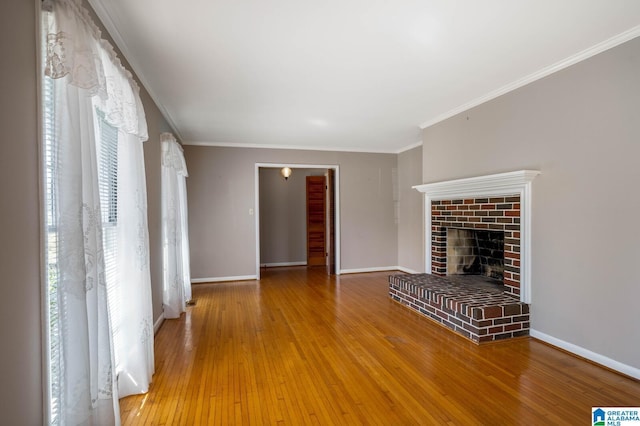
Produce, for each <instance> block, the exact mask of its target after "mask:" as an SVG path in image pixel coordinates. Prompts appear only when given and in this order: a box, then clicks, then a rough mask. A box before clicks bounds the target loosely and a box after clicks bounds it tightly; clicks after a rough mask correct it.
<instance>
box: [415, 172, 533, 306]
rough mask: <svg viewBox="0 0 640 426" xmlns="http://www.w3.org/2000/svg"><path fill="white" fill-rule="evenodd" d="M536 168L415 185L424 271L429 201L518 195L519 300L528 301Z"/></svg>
mask: <svg viewBox="0 0 640 426" xmlns="http://www.w3.org/2000/svg"><path fill="white" fill-rule="evenodd" d="M539 174H540V172H539V171H537V170H518V171H515V172H508V173H498V174H494V175H486V176H478V177H472V178H465V179H456V180H449V181H444V182H434V183H427V184H423V185H415V186H413V188H414V189H417V190H418V191H420V192H422V193H424V195H425V196H424V216H425V262H424V263H425V271H426V273H428V274H430V273H431V201H433V200H452V199H457V198H471V197H473V198H476V197H491V196H503V195H520V261H521V263H520V300H521V301H522V302H524V303H531V181H532V180H533V179H534V178H535V177H536V176H538V175H539Z"/></svg>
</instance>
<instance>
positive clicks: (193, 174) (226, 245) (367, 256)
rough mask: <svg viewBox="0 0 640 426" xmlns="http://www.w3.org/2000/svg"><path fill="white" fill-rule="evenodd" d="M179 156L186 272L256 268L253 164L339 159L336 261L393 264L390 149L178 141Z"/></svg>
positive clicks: (353, 265)
mask: <svg viewBox="0 0 640 426" xmlns="http://www.w3.org/2000/svg"><path fill="white" fill-rule="evenodd" d="M185 157H186V160H187V167H188V168H189V178H188V179H187V192H188V194H189V197H188V200H189V238H190V245H191V276H192V277H193V278H194V279H197V278H220V277H235V276H246V275H254V274H255V273H256V267H255V264H256V241H255V240H256V238H255V218H254V216H252V215H250V214H249V210H250V209H255V205H254V204H255V192H254V191H255V188H254V186H255V185H254V181H255V164H256V163H286V164H288V163H292V164H314V165H334V164H335V165H339V166H340V210H341V216H340V220H341V236H340V240H341V268H342V269H360V268H370V267H387V266H395V265H396V264H397V260H398V259H397V241H398V237H397V226H396V224H395V222H394V211H393V189H392V179H391V173H392V169H393V168H394V167H396V162H397V158H396V157H397V156H396V155H395V154H365V153H349V152H325V151H303V150H274V149H250V148H226V147H205V146H185ZM254 211H255V210H254Z"/></svg>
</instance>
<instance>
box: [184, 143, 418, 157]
mask: <svg viewBox="0 0 640 426" xmlns="http://www.w3.org/2000/svg"><path fill="white" fill-rule="evenodd" d="M420 144H422V142H420ZM183 145H192V146H213V147H222V148H256V149H286V150H301V151H332V152H361V153H368V154H399V153H400V152H403V151H405V150H406V149H407V148H401V150H396V149H368V148H353V147H335V146H334V147H327V146H306V145H282V144H280V145H276V144H256V143H232V142H201V141H185V142H184V143H183ZM416 146H417V145H416ZM414 147H415V146H413V145H410V148H408V149H411V148H414Z"/></svg>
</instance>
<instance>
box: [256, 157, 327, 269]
mask: <svg viewBox="0 0 640 426" xmlns="http://www.w3.org/2000/svg"><path fill="white" fill-rule="evenodd" d="M325 172H326V169H294V170H293V173H292V174H291V176H289V179H287V180H285V179H284V178H283V177H282V175H281V174H280V168H263V167H261V168H260V175H259V181H260V199H259V203H260V209H259V211H260V264H261V265H264V264H267V265H269V264H274V263H276V264H279V263H292V262H296V263H300V262H304V263H306V262H307V205H306V191H307V189H306V177H307V176H323V175H324V173H325Z"/></svg>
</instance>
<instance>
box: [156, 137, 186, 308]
mask: <svg viewBox="0 0 640 426" xmlns="http://www.w3.org/2000/svg"><path fill="white" fill-rule="evenodd" d="M160 141H161V144H162V249H163V303H164V316H165V318H178V317H179V316H180V314H181V313H182V312H184V311H185V310H186V303H187V302H188V301H189V300H191V276H190V272H189V235H188V226H187V186H186V177H187V176H188V173H187V165H186V163H185V161H184V155H183V152H182V147H181V146H180V144H178V142H177V141H176V139H175V138H174V137H173V135H172V134H170V133H163V134H162V135H160Z"/></svg>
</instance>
